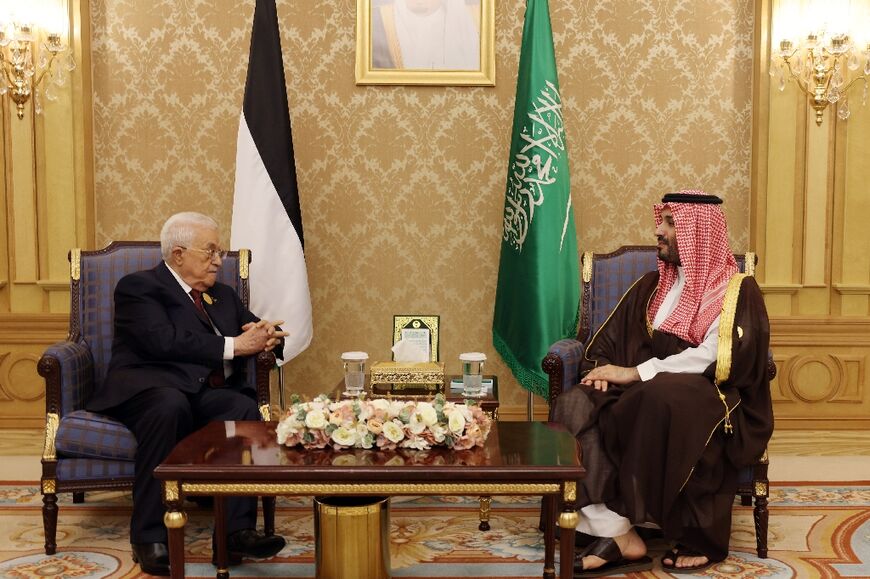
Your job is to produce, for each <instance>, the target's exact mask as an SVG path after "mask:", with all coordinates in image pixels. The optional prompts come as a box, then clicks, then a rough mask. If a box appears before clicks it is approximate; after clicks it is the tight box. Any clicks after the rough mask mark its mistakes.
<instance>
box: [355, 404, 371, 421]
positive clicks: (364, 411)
mask: <svg viewBox="0 0 870 579" xmlns="http://www.w3.org/2000/svg"><path fill="white" fill-rule="evenodd" d="M371 415H372V405H371V403H369V402H360V405H359V415H358V416H357V417H356V419H357V420H359V421H360V422H365V421H366V420H368V419H369V418H370V417H371Z"/></svg>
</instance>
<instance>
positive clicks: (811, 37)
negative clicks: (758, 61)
mask: <svg viewBox="0 0 870 579" xmlns="http://www.w3.org/2000/svg"><path fill="white" fill-rule="evenodd" d="M770 60H771V62H770V75H771V76H775V77H777V78H778V88H779V90H780V91H784V90H785V86H786V83H787V82H789V81H794V82H795V84H797V86H798V87H799V88H800V90H801V91H802V92H803V93H805V94H806V95H807V96H808V97H809V99H810V106H811V107H813V109H814V110H815V111H816V125H818V126H821V125H822V120H823V114H824V112H825V109H826V108H827V107H828V105H834V106H835V107H836V113H837V117H838V118H839V119H840V120H842V121H845V120H846V119H848V118H849V116H850V115H851V114H852V112H851V110H850V109H849V101H848V96H849V95H848V92H849V89H851V88H852V86H853V85H855V84H856V83H859V82H860V83H861V84H862V85H863V91H862V93H861V105H862V106H863V105H865V104H866V103H867V91H868V87H867V82H868V80H870V43H868V44H861V43H856V42H855V41H854V40H853V39H852V38H851V37H850V36H849V34H848V33H847V32H845V31H837V32H828V31H827V30H826V29H825V28H824V27H822V28H821V29H819V30H813V31H811V32H809V33H808V34H807V35H806V37H805V38H804V39H803V40H801V41H799V42H794V41H793V40H791V39H790V38H782V39H781V40H780V41H779V48H778V49H773V51H772V55H771V59H770Z"/></svg>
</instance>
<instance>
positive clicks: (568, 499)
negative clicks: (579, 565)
mask: <svg viewBox="0 0 870 579" xmlns="http://www.w3.org/2000/svg"><path fill="white" fill-rule="evenodd" d="M562 498H563V500H564V503H565V504H564V510H563V511H562V514H561V515H559V577H560V579H572V578H573V577H574V537H575V535H576V532H577V523H579V522H580V515H579V514H578V513H577V508H576V504H575V503H576V501H577V483H576V482H575V481H566V482H565V483H564V484H563V485H562Z"/></svg>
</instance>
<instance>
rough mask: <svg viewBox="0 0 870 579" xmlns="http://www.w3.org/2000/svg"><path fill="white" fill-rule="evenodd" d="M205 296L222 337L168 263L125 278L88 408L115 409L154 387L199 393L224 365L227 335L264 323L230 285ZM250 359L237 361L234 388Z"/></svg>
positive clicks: (117, 291)
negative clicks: (104, 367)
mask: <svg viewBox="0 0 870 579" xmlns="http://www.w3.org/2000/svg"><path fill="white" fill-rule="evenodd" d="M206 293H208V295H209V296H211V297H212V304H208V303H206V302H205V301H204V302H203V304H204V306H205V309H206V311H207V312H208V315H209V317H210V318H211V320H212V322H213V323H214V325H215V326H216V327H217V329H218V331H220V333H221V334H222V336H219V335H217V334H215V333H214V330H212V328H211V327H210V326H209V325H208V324H207V323H206V322H205V321H203V320H202V318H201V317H200V315H199V313H198V312H197V310H196V306H194V305H193V301H192V300H191V299H190V296H189V295H187V294H185V293H184V290H183V289H182V288H181V286H180V285H179V284H178V282H177V281H176V279H175V278H174V277H173V276H172V273H171V272H170V271H169V268H168V266H167V265H166V264H165V263H164V262H160V264H159V265H158V266H157V267H155V268H154V269H149V270H145V271H139V272H136V273H132V274H130V275H126V276H124V277H123V278H121V280H120V281H119V282H118V285H117V286H116V287H115V335H114V339H113V342H112V360H111V362H109V369H108V371H107V374H106V379H105V380H104V381H103V383H102V384H101V385H100V386H99V387H98V389H97V391H96V392H94V395H93V396H92V397H91V399H90V401H89V402H88V404H87V409H88V410H90V411H92V412H100V411H103V410H106V409H109V408H113V407H114V406H117V405H118V404H120V403H122V402H124V401H126V400H128V399H130V398H132V397H133V396H135V395H136V394H138V393H139V392H141V391H143V390H146V389H148V388H152V387H155V386H169V387H172V388H178V389H179V390H182V391H184V392H191V393H193V392H197V391H199V389H200V388H202V386H203V384H205V382H206V381H207V380H208V375H209V374H210V373H211V372H212V370H215V369H219V368H222V367H223V351H224V338H223V336H231V337H232V336H237V335H238V334H239V333H241V331H242V330H241V328H242V326H243V325H244V324H246V323H248V322H255V321H258V320H259V318H257V317H256V316H255V315H254V314H252V313H251V312H250V311H248V309H247V308H245V306H244V305H242V301H241V300H240V299H239V296H238V295H237V294H236V292H235V291H234V290H233V289H232V288H231V287H229V286H227V285H224V284H222V283H216V284H215V285H214V287H212V288H211V289H209V290H208V292H206ZM245 360H246V358H236V359H235V360H233V375H232V376H231V377H230V383H229V384H230V385H241V384H242V381H243V370H244V369H243V363H244V361H245Z"/></svg>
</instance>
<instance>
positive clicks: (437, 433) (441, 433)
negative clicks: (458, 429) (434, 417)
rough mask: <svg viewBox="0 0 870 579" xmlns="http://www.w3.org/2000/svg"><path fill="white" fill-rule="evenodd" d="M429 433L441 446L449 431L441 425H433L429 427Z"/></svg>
mask: <svg viewBox="0 0 870 579" xmlns="http://www.w3.org/2000/svg"><path fill="white" fill-rule="evenodd" d="M429 431H430V432H431V433H432V438H433V439H434V440H435V442H437V443H439V444H440V443H442V442H444V438H445V435H446V434H447V431H446V430H445V429H444V427H443V426H441V425H440V424H433V425H432V426H430V427H429Z"/></svg>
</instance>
